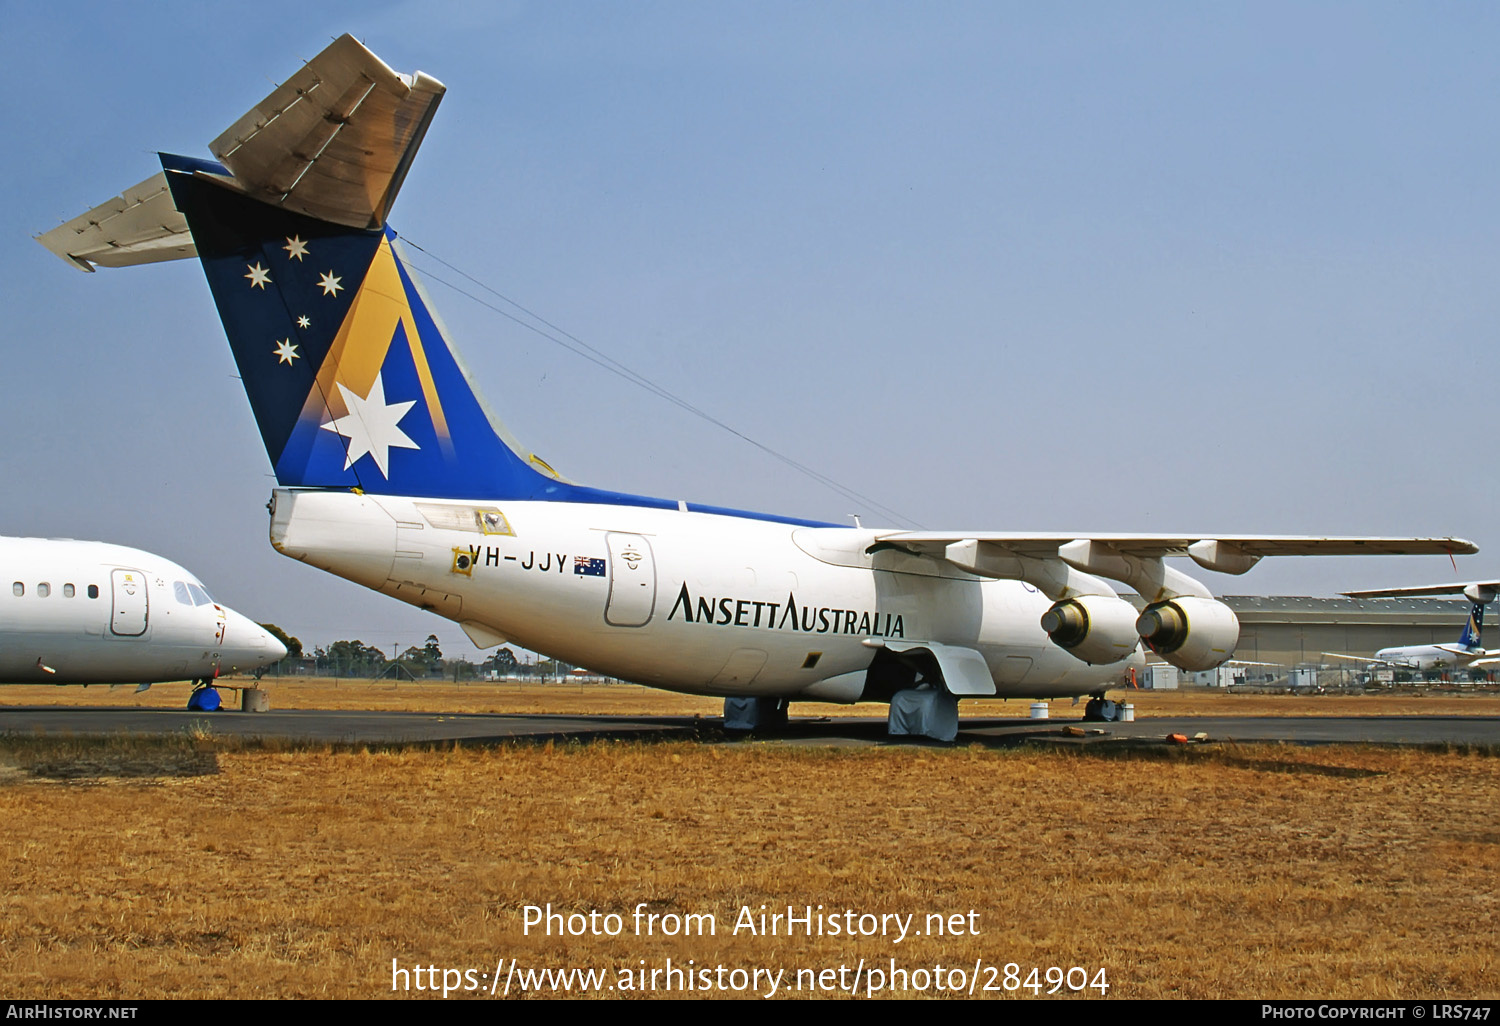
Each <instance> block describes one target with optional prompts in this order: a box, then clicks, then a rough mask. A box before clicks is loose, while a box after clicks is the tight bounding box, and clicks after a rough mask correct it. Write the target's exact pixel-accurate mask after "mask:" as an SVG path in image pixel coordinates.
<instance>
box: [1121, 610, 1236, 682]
mask: <svg viewBox="0 0 1500 1026" xmlns="http://www.w3.org/2000/svg"><path fill="white" fill-rule="evenodd" d="M1135 629H1136V632H1137V633H1138V634H1140V636H1141V640H1142V641H1144V642H1145V643H1146V647H1147V648H1149V649H1151V651H1153V652H1155V653H1156V654H1157V655H1159V656H1161V657H1162V658H1163V659H1165V660H1166V661H1167V662H1169V663H1171V664H1172V665H1173V666H1176V667H1178V668H1179V669H1183V670H1187V671H1189V672H1192V673H1196V672H1197V671H1199V670H1212V669H1213V668H1214V667H1215V666H1218V665H1219V664H1220V663H1222V662H1224V661H1225V660H1227V659H1228V658H1229V657H1230V656H1232V655H1233V654H1234V646H1235V645H1237V644H1239V640H1240V621H1239V617H1237V616H1235V615H1234V610H1232V609H1230V608H1229V607H1228V606H1226V605H1225V604H1224V603H1222V602H1217V601H1215V600H1214V599H1209V598H1198V597H1196V596H1192V595H1180V596H1178V597H1177V598H1174V599H1169V600H1168V601H1166V602H1153V603H1152V604H1151V605H1149V606H1147V607H1146V609H1145V611H1144V612H1143V613H1141V615H1140V618H1139V619H1138V620H1136V622H1135Z"/></svg>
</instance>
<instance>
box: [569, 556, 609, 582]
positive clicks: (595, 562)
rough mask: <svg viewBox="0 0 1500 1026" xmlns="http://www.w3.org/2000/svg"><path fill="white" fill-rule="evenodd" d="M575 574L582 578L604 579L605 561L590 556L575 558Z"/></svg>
mask: <svg viewBox="0 0 1500 1026" xmlns="http://www.w3.org/2000/svg"><path fill="white" fill-rule="evenodd" d="M573 572H574V573H575V574H578V575H579V576H580V577H603V576H604V560H602V559H593V558H591V557H589V556H574V557H573Z"/></svg>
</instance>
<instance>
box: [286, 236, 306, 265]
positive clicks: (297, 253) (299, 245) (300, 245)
mask: <svg viewBox="0 0 1500 1026" xmlns="http://www.w3.org/2000/svg"><path fill="white" fill-rule="evenodd" d="M281 248H282V249H284V250H286V255H287V258H288V259H290V260H297V261H300V260H301V259H302V258H303V257H305V256H307V243H305V242H303V241H302V237H301V236H300V235H293V236H292V237H291V238H290V239H287V240H286V245H285V246H282V247H281Z"/></svg>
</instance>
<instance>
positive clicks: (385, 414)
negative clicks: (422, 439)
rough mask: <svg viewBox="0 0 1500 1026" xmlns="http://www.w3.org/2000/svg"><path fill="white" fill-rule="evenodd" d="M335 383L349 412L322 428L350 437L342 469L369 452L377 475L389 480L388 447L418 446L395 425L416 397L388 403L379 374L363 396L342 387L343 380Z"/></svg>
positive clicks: (412, 404)
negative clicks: (368, 392)
mask: <svg viewBox="0 0 1500 1026" xmlns="http://www.w3.org/2000/svg"><path fill="white" fill-rule="evenodd" d="M338 386H339V392H340V393H342V395H343V397H344V406H345V407H347V408H348V410H349V412H348V413H346V414H344V416H342V417H336V418H334V419H333V420H330V421H329V422H328V423H326V424H324V425H322V426H323V429H324V430H325V431H332V432H334V433H335V434H339V435H342V436H343V437H345V438H347V439H348V440H349V453H348V455H347V456H346V457H345V459H344V469H345V470H348V469H349V468H350V467H352V466H354V463H355V461H356V460H358V459H359V458H360V457H361V456H363V455H365V454H366V453H369V454H370V456H372V457H374V459H375V465H376V466H377V467H379V468H380V475H381V476H382V477H384V478H386V479H387V480H389V479H390V476H391V475H390V471H388V470H387V469H386V467H387V466H388V465H389V463H390V459H391V449H393V448H400V449H420V448H421V446H420V445H418V444H417V443H416V442H413V441H412V440H411V439H410V438H408V437H406V432H405V431H402V430H401V428H400V427H399V426H398V425H399V424H400V423H401V418H402V417H404V416H406V411H407V410H410V409H411V408H412V407H413V406H415V405H417V401H416V400H415V399H410V400H408V401H406V402H404V403H391V404H390V405H389V406H387V405H386V402H385V382H384V381H383V380H381V376H380V375H379V374H377V375H375V383H374V384H373V385H371V386H370V394H369V395H367V396H365V397H364V398H363V399H361V398H360V397H359V396H358V395H355V394H354V393H353V392H351V391H349V390H348V389H347V388H345V387H344V383H343V382H342V381H340V382H339V383H338Z"/></svg>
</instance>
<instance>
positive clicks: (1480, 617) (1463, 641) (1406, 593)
mask: <svg viewBox="0 0 1500 1026" xmlns="http://www.w3.org/2000/svg"><path fill="white" fill-rule="evenodd" d="M1497 591H1500V581H1455V582H1453V583H1451V584H1428V585H1419V586H1416V587H1411V588H1384V589H1376V590H1374V591H1346V592H1344V594H1345V595H1348V596H1349V597H1350V598H1412V597H1416V596H1421V595H1459V594H1462V595H1463V596H1464V597H1466V598H1467V599H1468V600H1469V603H1470V605H1469V619H1468V621H1467V622H1465V624H1464V629H1463V633H1461V634H1460V635H1459V636H1458V642H1457V643H1456V644H1452V645H1397V646H1395V647H1393V648H1382V649H1381V650H1380V651H1379V652H1376V653H1375V655H1374V657H1373V658H1371V657H1369V656H1352V655H1341V654H1339V653H1337V652H1325V653H1323V654H1324V655H1329V656H1333V657H1334V658H1335V659H1355V660H1360V661H1363V662H1367V663H1374V664H1382V665H1386V666H1391V667H1395V668H1397V669H1404V670H1419V671H1423V672H1425V671H1427V670H1440V669H1445V668H1449V667H1451V668H1453V669H1459V670H1463V669H1474V670H1492V669H1495V668H1496V667H1500V649H1494V648H1489V649H1487V648H1485V647H1484V641H1483V632H1484V607H1485V606H1487V605H1489V604H1490V603H1491V602H1493V601H1495V595H1496V593H1497Z"/></svg>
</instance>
